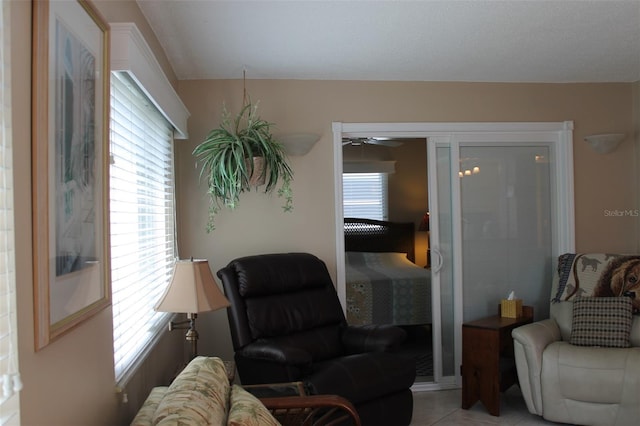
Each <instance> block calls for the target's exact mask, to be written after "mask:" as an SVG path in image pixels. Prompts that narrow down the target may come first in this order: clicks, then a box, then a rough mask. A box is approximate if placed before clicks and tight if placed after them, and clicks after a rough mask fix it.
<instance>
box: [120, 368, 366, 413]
mask: <svg viewBox="0 0 640 426" xmlns="http://www.w3.org/2000/svg"><path fill="white" fill-rule="evenodd" d="M274 415H275V417H274ZM336 418H340V419H342V418H350V420H351V422H352V423H353V424H354V425H356V426H357V425H359V424H360V419H359V417H358V414H357V412H356V410H355V408H354V407H353V405H351V403H350V402H349V401H347V400H346V399H344V398H341V397H338V396H335V395H310V396H306V395H305V396H280V397H270V398H260V399H258V398H256V397H255V396H254V395H253V394H251V393H249V392H248V391H247V390H246V389H244V388H242V387H241V386H238V385H235V384H230V383H229V379H228V376H227V372H226V369H225V366H224V362H222V360H221V359H220V358H217V357H203V356H200V357H196V358H195V359H193V360H192V361H191V362H190V363H189V364H188V365H187V366H186V367H185V369H184V370H182V372H181V373H180V374H179V375H178V376H177V377H176V378H175V379H174V380H173V382H172V383H171V385H170V386H158V387H155V388H153V389H152V390H151V392H150V393H149V396H148V397H147V399H146V400H145V402H144V404H143V406H142V407H141V408H140V410H139V411H138V413H137V415H136V417H135V418H134V419H133V422H132V423H131V426H151V425H154V426H156V425H157V426H176V425H180V426H208V425H211V426H220V425H228V426H272V425H273V426H281V425H289V424H291V425H300V424H303V423H304V422H307V421H308V420H309V419H312V423H313V424H314V425H323V424H325V423H324V422H325V421H326V422H330V421H331V420H333V419H336ZM304 424H307V423H304ZM309 424H311V423H309Z"/></svg>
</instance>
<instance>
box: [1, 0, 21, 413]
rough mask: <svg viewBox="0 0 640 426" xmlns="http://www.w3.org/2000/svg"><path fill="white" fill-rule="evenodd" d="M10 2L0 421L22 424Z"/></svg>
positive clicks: (4, 44)
mask: <svg viewBox="0 0 640 426" xmlns="http://www.w3.org/2000/svg"><path fill="white" fill-rule="evenodd" d="M9 6H10V2H6V1H4V2H2V5H1V6H0V23H1V25H0V40H1V42H0V425H19V424H20V402H19V398H18V392H19V391H20V389H22V382H21V381H20V373H19V372H18V342H17V333H18V329H17V322H16V273H15V240H14V221H13V167H12V163H13V152H12V140H11V134H12V132H11V78H10V76H11V71H10V58H9V56H10V38H11V37H10V34H9V32H10V20H9Z"/></svg>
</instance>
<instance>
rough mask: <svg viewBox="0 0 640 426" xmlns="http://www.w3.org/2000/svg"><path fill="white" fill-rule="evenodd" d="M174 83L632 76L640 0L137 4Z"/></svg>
mask: <svg viewBox="0 0 640 426" xmlns="http://www.w3.org/2000/svg"><path fill="white" fill-rule="evenodd" d="M137 2H138V4H139V5H140V8H141V10H142V12H143V13H144V15H145V16H146V18H147V20H148V21H149V23H150V24H151V27H152V28H153V30H154V32H155V33H156V35H157V36H158V39H159V40H160V43H161V44H162V46H163V47H164V49H165V50H166V53H167V55H168V57H169V61H170V62H171V64H172V66H173V69H174V71H175V73H176V75H177V77H178V79H180V80H187V79H228V78H232V79H237V78H242V75H243V71H246V76H247V78H249V79H302V80H310V79H313V80H398V81H402V80H404V81H483V82H634V81H640V0H628V1H618V0H598V1H588V0H577V1H570V0H554V1H546V0H532V1H527V0H510V1H485V0H472V1H457V0H449V1H432V0H422V1H402V0H396V1H373V0H368V1H367V0H365V1H324V0H317V1H309V0H307V1H304V0H293V1H270V0H261V1H240V0H236V1H214V0H197V1H194V0H137Z"/></svg>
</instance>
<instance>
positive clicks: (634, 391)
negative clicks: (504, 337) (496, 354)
mask: <svg viewBox="0 0 640 426" xmlns="http://www.w3.org/2000/svg"><path fill="white" fill-rule="evenodd" d="M639 309H640V256H638V255H616V254H606V253H567V254H564V255H562V256H560V257H559V259H558V268H557V273H556V274H554V279H553V283H552V290H551V301H550V314H551V315H550V316H551V318H549V319H545V320H543V321H538V322H535V323H533V324H528V325H525V326H522V327H518V328H516V329H514V330H513V332H512V335H513V338H514V351H515V357H516V367H517V370H518V378H519V381H520V388H521V389H522V394H523V397H524V399H525V402H526V404H527V408H528V410H529V411H530V412H531V413H533V414H537V415H539V416H543V417H544V418H545V419H547V420H551V421H554V422H561V423H568V424H577V425H606V426H614V425H618V426H627V425H637V424H640V423H638V421H639V420H638V419H640V315H638V311H639ZM634 313H635V314H634Z"/></svg>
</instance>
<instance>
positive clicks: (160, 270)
mask: <svg viewBox="0 0 640 426" xmlns="http://www.w3.org/2000/svg"><path fill="white" fill-rule="evenodd" d="M110 143H111V169H110V172H111V175H110V185H111V186H110V215H111V283H112V284H111V285H112V292H113V342H114V343H113V344H114V361H115V373H116V380H117V381H118V383H120V384H123V382H126V381H127V380H128V375H129V374H128V373H130V372H133V370H134V369H135V367H136V366H137V365H138V363H140V362H141V361H142V359H143V358H144V355H145V354H146V351H147V350H148V349H150V348H151V347H152V346H153V344H154V343H155V340H156V338H157V337H158V335H159V332H160V330H161V329H162V328H163V326H165V325H166V319H167V317H168V315H169V314H166V313H160V312H155V310H154V305H155V304H156V303H157V302H158V300H159V299H160V296H161V295H162V292H163V291H164V289H165V288H166V286H167V285H168V283H169V280H170V278H171V272H172V270H173V264H174V261H175V257H176V256H175V223H174V221H175V218H174V213H175V208H174V174H173V140H172V128H171V126H170V124H169V123H168V121H167V120H166V119H165V118H164V116H163V115H162V114H161V113H160V112H159V111H158V110H157V108H156V107H155V106H154V105H153V103H152V102H150V101H149V99H148V98H147V97H146V96H145V95H144V94H143V92H142V91H141V90H140V88H139V87H138V86H137V85H136V83H134V82H133V81H132V80H131V79H130V78H129V77H128V75H127V74H125V73H112V78H111V142H110Z"/></svg>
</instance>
